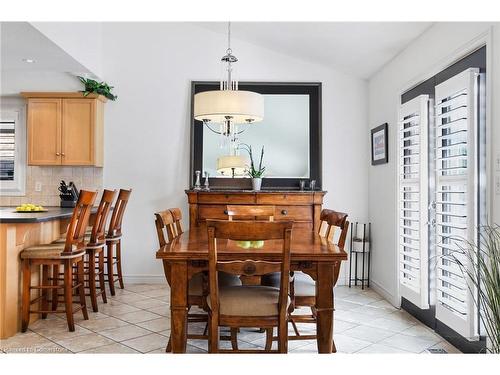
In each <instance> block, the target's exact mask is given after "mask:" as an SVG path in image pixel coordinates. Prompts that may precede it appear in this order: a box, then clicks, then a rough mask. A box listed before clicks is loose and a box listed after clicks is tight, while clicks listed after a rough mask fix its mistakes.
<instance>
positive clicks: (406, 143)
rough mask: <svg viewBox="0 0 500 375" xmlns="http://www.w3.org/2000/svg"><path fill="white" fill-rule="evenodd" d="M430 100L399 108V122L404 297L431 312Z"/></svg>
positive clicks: (416, 100) (424, 98) (423, 97)
mask: <svg viewBox="0 0 500 375" xmlns="http://www.w3.org/2000/svg"><path fill="white" fill-rule="evenodd" d="M429 103H430V101H429V96H428V95H420V96H418V97H416V98H414V99H412V100H410V101H408V102H406V103H405V104H403V105H401V108H400V122H399V280H400V292H401V296H402V297H404V298H406V299H407V300H409V301H410V302H412V303H413V304H415V305H416V306H418V307H419V308H421V309H428V308H429V277H428V262H429V247H428V242H429V237H428V227H427V222H428V205H429V198H428V197H429V194H428V186H429V178H428V177H429V163H428V129H429V118H430V117H429Z"/></svg>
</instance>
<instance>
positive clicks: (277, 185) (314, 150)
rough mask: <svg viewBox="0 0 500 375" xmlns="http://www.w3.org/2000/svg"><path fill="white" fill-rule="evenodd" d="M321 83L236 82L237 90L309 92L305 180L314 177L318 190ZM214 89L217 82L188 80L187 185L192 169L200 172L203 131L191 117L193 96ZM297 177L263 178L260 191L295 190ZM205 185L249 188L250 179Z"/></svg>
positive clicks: (191, 181)
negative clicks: (189, 151)
mask: <svg viewBox="0 0 500 375" xmlns="http://www.w3.org/2000/svg"><path fill="white" fill-rule="evenodd" d="M321 86H322V84H321V82H239V85H238V87H239V89H240V90H248V91H255V92H258V93H261V94H297V95H304V94H306V95H309V181H311V180H316V188H315V190H321V189H322V184H321V175H322V160H321V157H322V151H321V150H322V139H321V128H322V119H321V114H322V111H321ZM218 89H219V82H214V81H192V82H191V119H190V122H191V163H190V172H191V176H190V178H189V184H190V187H191V188H193V186H194V174H195V171H201V172H202V175H203V170H202V166H203V132H204V131H205V126H203V123H202V122H201V121H197V120H195V119H194V95H195V94H197V93H200V92H204V91H210V90H218ZM202 177H203V176H202ZM203 180H204V179H202V181H203ZM300 180H304V179H303V178H274V177H270V178H267V177H264V178H263V180H262V188H263V189H264V190H265V189H269V190H279V189H283V190H284V189H286V190H298V189H299V181H300ZM209 184H210V187H211V188H215V189H228V190H229V189H237V190H251V179H250V178H212V177H210V178H209Z"/></svg>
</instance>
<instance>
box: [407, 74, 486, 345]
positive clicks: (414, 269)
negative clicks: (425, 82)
mask: <svg viewBox="0 0 500 375" xmlns="http://www.w3.org/2000/svg"><path fill="white" fill-rule="evenodd" d="M481 98H482V94H481V74H480V73H479V69H476V68H469V69H467V70H465V71H463V72H461V73H459V74H457V75H455V76H453V77H452V78H450V79H448V80H446V81H444V82H442V83H440V84H438V85H436V86H435V98H434V105H433V103H432V100H431V99H430V98H429V97H428V96H427V95H420V96H419V97H416V98H414V99H412V100H410V101H408V102H406V103H405V104H403V105H402V106H401V108H400V114H401V117H400V132H401V135H400V143H399V148H400V177H399V182H400V183H399V193H400V202H399V207H400V209H399V215H400V218H399V241H400V244H399V259H400V262H399V265H400V291H401V296H402V297H404V298H406V299H407V300H408V301H410V302H412V303H413V304H414V305H416V306H417V307H419V308H420V309H429V308H430V303H429V302H430V301H432V304H434V303H435V311H436V312H435V314H436V315H435V317H436V319H437V320H439V321H441V322H442V323H444V324H446V325H447V326H448V327H450V328H451V329H453V330H454V331H456V332H457V333H459V334H460V335H462V336H463V337H466V338H468V339H477V338H478V315H477V311H478V309H477V307H476V306H475V304H474V298H473V296H474V294H475V293H476V292H477V291H476V290H475V289H474V287H473V285H472V284H471V283H470V280H467V279H466V278H464V276H463V273H462V271H461V270H460V268H459V266H458V265H457V261H459V262H461V263H462V264H465V265H466V266H467V267H470V266H471V265H470V264H468V263H467V258H466V257H465V256H464V255H463V254H461V247H462V248H463V247H464V246H465V242H464V241H470V242H474V243H477V239H478V232H477V228H478V226H479V224H480V223H482V215H483V214H484V205H483V201H484V199H483V198H482V197H483V196H484V194H483V192H482V189H483V185H484V184H483V183H482V180H481V178H482V176H484V163H483V160H484V157H483V155H482V154H483V153H484V152H483V149H484V147H482V145H481V142H482V139H481V138H480V137H481V136H482V130H481V127H482V125H483V122H482V121H481V118H482V116H483V115H484V113H483V112H484V111H483V108H482V104H483V101H482V99H481ZM432 109H434V113H432ZM412 119H414V120H412ZM430 269H432V272H431V274H432V275H433V277H434V278H435V279H434V280H432V281H433V283H432V284H433V285H435V290H432V293H435V295H433V296H430V293H431V291H430V282H429V281H430V280H429V270H430ZM430 297H432V298H430ZM434 297H435V298H434ZM434 300H435V302H434Z"/></svg>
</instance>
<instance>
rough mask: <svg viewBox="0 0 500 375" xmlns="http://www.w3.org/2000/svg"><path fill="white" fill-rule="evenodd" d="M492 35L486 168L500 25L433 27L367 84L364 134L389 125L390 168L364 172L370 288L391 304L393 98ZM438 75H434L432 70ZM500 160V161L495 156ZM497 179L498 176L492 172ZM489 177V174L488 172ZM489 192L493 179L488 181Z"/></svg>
mask: <svg viewBox="0 0 500 375" xmlns="http://www.w3.org/2000/svg"><path fill="white" fill-rule="evenodd" d="M489 30H491V31H492V34H491V35H492V41H493V43H492V45H491V46H488V47H489V51H490V53H492V55H491V56H492V64H491V65H489V66H487V70H488V72H487V74H488V75H489V77H490V78H491V80H492V81H491V82H492V92H491V96H490V98H491V104H492V105H491V108H492V117H491V129H492V134H490V136H489V137H488V138H489V140H490V142H491V146H492V152H491V162H492V163H491V164H492V165H493V164H494V163H493V158H494V157H495V155H497V153H500V131H499V124H498V122H499V121H500V106H499V105H498V98H499V95H500V94H499V93H500V70H499V69H498V67H499V66H500V65H499V64H500V45H499V41H500V24H498V23H496V24H486V23H438V24H435V25H434V26H433V27H431V28H430V29H429V30H428V31H426V32H425V33H424V34H422V35H421V36H420V37H419V38H418V39H417V40H415V41H414V42H413V43H412V44H411V45H410V46H409V47H408V48H407V49H406V50H404V51H403V52H402V53H401V54H399V55H398V56H397V57H396V58H395V59H393V60H392V61H391V62H390V63H389V64H387V65H386V66H384V67H383V68H382V70H381V71H379V72H378V73H377V74H375V75H374V76H373V77H372V78H371V79H370V81H369V101H368V102H369V123H368V124H369V128H373V127H375V126H377V125H380V124H382V123H384V122H388V123H389V163H388V164H385V165H380V166H370V167H369V198H368V201H369V217H370V221H371V222H372V241H373V257H372V262H373V263H372V274H371V277H372V283H373V284H374V287H375V288H377V289H378V290H379V291H381V292H383V293H384V295H385V296H386V297H387V298H388V299H389V300H390V301H392V302H393V303H394V304H398V303H399V301H397V283H398V274H397V263H396V261H397V239H396V228H397V220H396V215H397V212H396V210H397V191H396V189H397V176H396V173H397V172H396V170H397V165H396V162H397V157H396V155H397V148H396V145H397V139H396V134H397V110H398V95H399V94H400V93H401V92H402V91H403V90H404V89H407V88H409V87H410V85H415V84H417V83H419V81H422V80H424V79H426V78H429V77H431V76H433V75H434V74H435V73H437V72H438V71H439V70H441V69H442V68H444V67H445V66H446V65H448V64H450V63H452V62H453V60H452V56H455V58H456V54H457V51H458V50H461V49H462V48H464V47H467V46H470V45H472V44H473V42H472V41H473V40H474V39H476V38H478V36H480V35H481V34H484V33H487V32H488V31H489ZM436 69H439V70H436ZM499 157H500V156H499ZM495 173H496V175H497V176H499V175H500V171H498V172H495ZM489 175H490V176H492V175H493V168H491V169H490V173H489ZM490 182H491V184H490V186H493V178H491V179H490ZM494 193H495V192H494V189H492V199H491V200H490V209H491V211H490V212H491V214H492V216H491V218H492V220H491V221H495V222H497V223H500V199H499V198H500V197H499V196H498V195H497V196H495V195H494Z"/></svg>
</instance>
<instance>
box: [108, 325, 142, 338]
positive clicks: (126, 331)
mask: <svg viewBox="0 0 500 375" xmlns="http://www.w3.org/2000/svg"><path fill="white" fill-rule="evenodd" d="M150 333H151V332H150V331H148V330H147V329H144V328H141V327H137V326H135V325H133V324H128V325H126V326H122V327H117V328H113V329H107V330H105V331H99V334H100V335H103V336H105V337H107V338H109V339H112V340H115V341H125V340H130V339H135V338H136V337H141V336H146V335H149V334H150Z"/></svg>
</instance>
